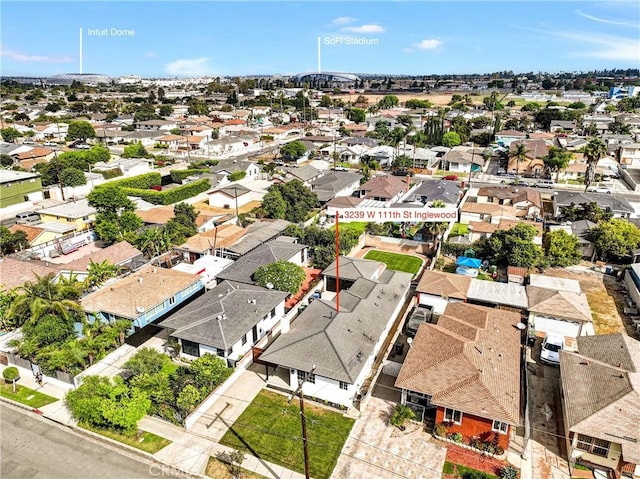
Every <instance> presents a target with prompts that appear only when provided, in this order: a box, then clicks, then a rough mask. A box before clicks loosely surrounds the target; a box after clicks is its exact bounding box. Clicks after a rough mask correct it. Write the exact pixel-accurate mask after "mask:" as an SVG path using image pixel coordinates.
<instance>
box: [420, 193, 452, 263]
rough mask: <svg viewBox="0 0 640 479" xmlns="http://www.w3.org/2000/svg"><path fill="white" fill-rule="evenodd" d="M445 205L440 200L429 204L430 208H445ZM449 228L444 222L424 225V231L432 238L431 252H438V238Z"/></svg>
mask: <svg viewBox="0 0 640 479" xmlns="http://www.w3.org/2000/svg"><path fill="white" fill-rule="evenodd" d="M446 206H447V205H446V204H445V203H444V202H443V201H441V200H434V201H432V202H431V208H445V207H446ZM447 228H449V223H446V222H444V223H443V222H433V223H425V225H424V231H425V232H426V233H428V234H430V235H431V236H432V237H433V251H434V252H435V251H438V246H439V244H440V238H441V237H442V235H443V234H444V233H445V232H446V231H447Z"/></svg>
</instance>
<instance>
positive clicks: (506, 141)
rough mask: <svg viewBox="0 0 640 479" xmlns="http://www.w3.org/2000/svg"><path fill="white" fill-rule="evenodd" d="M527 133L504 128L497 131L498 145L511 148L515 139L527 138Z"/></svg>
mask: <svg viewBox="0 0 640 479" xmlns="http://www.w3.org/2000/svg"><path fill="white" fill-rule="evenodd" d="M526 138H527V134H526V133H524V132H522V131H517V130H502V131H499V132H498V133H496V142H497V143H498V145H500V146H502V147H505V148H509V146H511V143H513V142H514V141H521V140H526Z"/></svg>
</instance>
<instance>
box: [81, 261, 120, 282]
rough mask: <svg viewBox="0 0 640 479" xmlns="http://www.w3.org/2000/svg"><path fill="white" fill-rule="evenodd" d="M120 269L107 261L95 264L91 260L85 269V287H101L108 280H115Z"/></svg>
mask: <svg viewBox="0 0 640 479" xmlns="http://www.w3.org/2000/svg"><path fill="white" fill-rule="evenodd" d="M121 270H122V268H120V267H119V266H117V265H114V264H113V263H111V262H110V261H109V260H108V259H105V260H104V261H101V262H99V263H96V262H94V261H92V260H89V266H88V267H87V271H88V273H89V274H88V275H87V279H86V280H85V285H86V287H88V288H91V287H93V286H101V285H102V284H103V283H105V282H106V281H107V280H108V279H111V278H115V277H116V276H118V274H120V271H121Z"/></svg>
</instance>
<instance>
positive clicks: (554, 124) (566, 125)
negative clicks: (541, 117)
mask: <svg viewBox="0 0 640 479" xmlns="http://www.w3.org/2000/svg"><path fill="white" fill-rule="evenodd" d="M575 130H576V121H575V120H551V123H550V124H549V131H551V132H554V133H555V132H563V131H564V132H567V131H568V132H572V133H573V132H575Z"/></svg>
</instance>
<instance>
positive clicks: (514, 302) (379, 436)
mask: <svg viewBox="0 0 640 479" xmlns="http://www.w3.org/2000/svg"><path fill="white" fill-rule="evenodd" d="M318 41H320V39H318ZM631 73H632V74H628V75H627V74H619V75H618V74H616V75H613V74H612V76H611V77H609V76H604V75H601V74H599V73H598V72H589V75H590V76H589V77H588V81H589V83H588V84H589V85H591V87H590V88H586V86H585V85H586V83H585V80H584V79H583V78H582V77H580V78H572V79H567V78H564V77H561V76H559V75H555V76H554V75H553V74H544V73H538V74H534V73H531V74H527V75H524V74H523V75H521V76H518V75H514V74H513V72H502V73H501V74H500V75H499V78H497V77H496V78H494V77H493V76H487V75H475V76H468V77H467V76H456V75H452V76H447V77H445V76H443V77H438V78H437V80H434V79H428V78H424V79H423V78H420V77H419V76H415V77H414V78H411V79H408V78H405V77H403V76H393V77H390V76H383V77H381V76H376V75H365V74H362V75H355V74H346V73H344V74H338V73H335V74H328V73H305V74H299V75H289V76H284V77H283V76H277V77H276V76H251V77H218V78H210V77H207V76H202V77H200V78H180V79H175V80H172V81H169V80H166V81H165V80H163V79H158V78H154V79H146V78H142V77H137V76H129V75H128V76H120V77H113V78H108V79H105V78H102V77H100V76H97V77H96V76H85V75H84V74H82V75H80V74H77V75H76V74H70V77H69V78H64V79H60V78H58V79H56V78H55V77H50V78H47V79H43V80H42V81H40V82H32V81H29V79H28V78H21V77H20V78H18V77H16V78H4V77H3V81H2V85H1V87H0V88H1V91H2V93H3V96H4V97H5V98H7V99H6V100H4V101H3V103H2V106H1V108H0V117H1V118H2V120H3V127H2V129H1V131H0V134H1V135H2V142H1V143H0V151H1V153H2V162H1V163H2V168H1V169H0V186H1V188H0V189H1V192H0V220H1V221H0V232H1V233H2V234H1V237H2V242H1V245H0V246H1V252H0V369H1V370H2V372H3V379H4V383H3V384H2V389H1V392H2V394H1V400H2V406H3V407H10V408H22V410H23V411H26V412H25V413H26V414H37V415H39V416H42V417H43V418H46V419H47V420H53V421H55V422H56V423H59V424H64V425H66V426H69V427H71V428H72V429H73V430H74V431H76V432H77V433H78V434H80V435H82V434H84V435H86V436H87V437H91V438H93V439H96V440H99V441H102V442H105V443H110V444H111V443H115V444H119V446H118V447H121V448H126V449H127V450H128V451H129V453H131V454H138V455H141V456H142V455H144V457H145V458H146V460H152V461H155V462H157V463H158V464H162V465H163V466H166V467H168V468H173V469H172V470H171V471H172V474H175V477H178V474H188V475H189V476H194V477H195V476H197V477H214V478H217V477H270V478H278V477H282V478H302V477H314V478H326V479H329V478H336V479H350V478H360V477H381V478H391V477H412V478H413V477H415V478H434V479H436V478H437V479H440V478H445V479H449V478H463V479H478V478H480V479H491V478H501V479H511V478H517V477H519V478H522V479H538V478H541V479H560V478H562V479H565V478H566V479H571V478H576V477H580V478H598V479H600V478H610V479H620V478H632V479H633V478H640V447H639V446H638V443H639V441H640V380H639V376H638V374H639V368H640V313H639V308H640V196H638V193H637V191H638V184H640V103H638V99H639V98H640V92H639V91H638V87H637V86H635V85H637V84H638V82H639V80H638V72H637V70H636V71H635V73H634V72H631ZM585 75H586V74H585ZM578 80H580V81H578ZM505 84H506V86H505ZM509 84H512V85H513V87H512V88H509V87H508V85H509ZM387 85H388V86H387ZM574 87H575V88H574ZM596 87H597V88H596ZM576 98H578V99H579V100H577V99H576ZM438 210H440V211H441V212H442V211H446V212H450V214H451V215H452V216H451V218H452V219H448V220H447V221H442V220H441V219H442V216H438V215H437V213H438ZM371 212H374V213H373V214H372V213H371ZM375 212H381V214H380V215H378V216H376V214H375ZM418 213H420V214H419V215H418ZM454 217H455V218H454ZM376 218H377V219H376ZM380 218H383V220H381V219H380ZM418 219H419V220H418ZM3 447H4V446H3ZM141 451H142V452H141ZM3 465H4V463H3ZM12 467H14V468H15V469H14V470H11V471H10V474H9V475H8V476H7V477H18V476H19V475H20V474H18V473H16V474H17V475H13V476H12V475H11V473H13V472H15V471H18V470H19V468H18V466H12ZM238 471H239V472H238ZM236 473H237V474H236ZM230 474H235V475H233V476H231V475H230ZM249 474H251V475H249ZM168 475H169V474H168ZM23 477H26V476H23ZM34 477H35V476H34ZM38 477H39V476H38ZM96 477H98V476H96ZM172 477H173V476H172ZM179 477H182V476H179Z"/></svg>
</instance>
